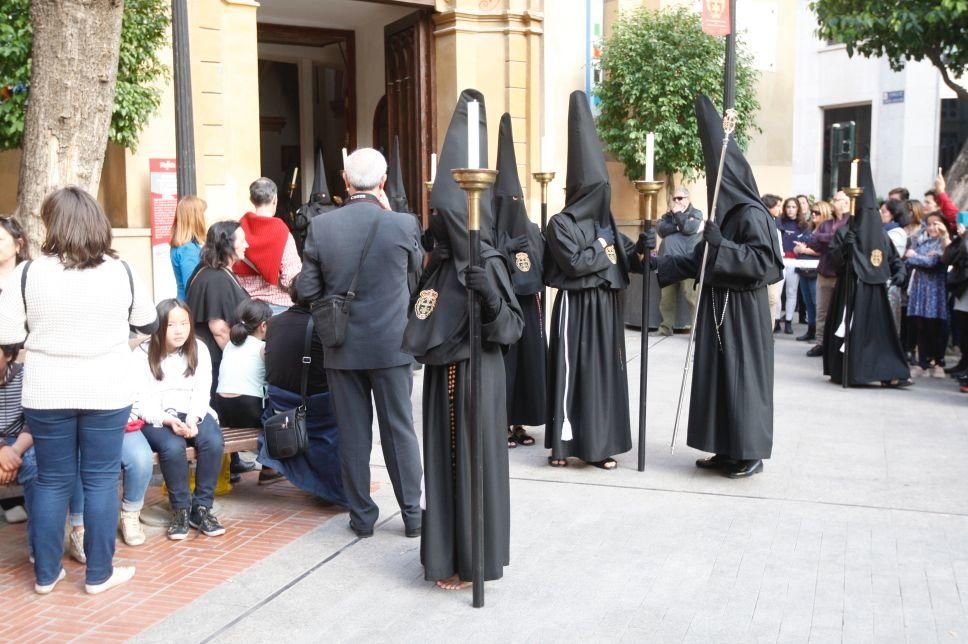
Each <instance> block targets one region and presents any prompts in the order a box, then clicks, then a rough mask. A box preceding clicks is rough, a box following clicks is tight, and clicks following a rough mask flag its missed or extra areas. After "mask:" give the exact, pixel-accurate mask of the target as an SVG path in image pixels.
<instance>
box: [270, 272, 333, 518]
mask: <svg viewBox="0 0 968 644" xmlns="http://www.w3.org/2000/svg"><path fill="white" fill-rule="evenodd" d="M289 297H290V298H292V301H293V305H292V306H291V307H290V308H289V310H288V311H283V312H282V313H280V314H278V315H276V316H274V317H273V318H272V319H271V320H269V330H268V334H267V335H266V351H265V356H266V384H267V390H268V398H267V402H266V411H265V414H264V416H263V417H264V418H267V417H269V416H271V415H273V414H277V413H281V412H284V411H288V410H290V409H293V408H294V407H298V406H299V405H301V404H303V398H302V394H301V392H300V390H301V388H302V371H303V368H304V365H303V353H304V351H305V344H306V331H307V327H308V326H309V324H310V322H311V320H312V315H311V314H310V312H309V302H307V301H306V299H305V298H304V297H302V295H301V293H300V291H299V275H296V276H295V277H293V279H292V281H291V282H289ZM309 358H310V362H309V364H308V366H306V367H305V368H307V369H308V371H309V373H308V377H307V379H306V400H307V403H306V433H307V434H308V436H309V445H308V446H307V447H306V451H305V452H303V453H302V454H300V455H298V456H293V457H292V458H287V459H284V460H278V461H277V460H275V459H273V458H270V457H269V454H268V452H267V451H266V446H265V441H263V440H261V439H260V441H259V459H258V460H259V462H260V463H262V466H263V471H265V468H267V467H271V468H272V469H274V470H276V471H278V472H280V473H281V474H282V475H283V476H285V477H286V480H288V481H289V482H290V483H292V484H293V485H295V486H296V487H298V488H299V489H301V490H303V491H305V492H309V493H310V494H314V495H316V496H318V497H319V498H321V499H323V500H324V501H327V502H329V503H336V504H337V505H342V506H345V507H348V505H347V504H348V503H349V502H348V501H347V499H346V492H345V491H344V490H343V478H342V476H341V475H340V464H339V427H338V426H337V424H336V411H335V410H334V408H333V403H332V399H331V397H330V391H329V384H328V383H327V382H326V369H325V368H324V367H323V343H322V342H321V341H320V339H319V334H318V333H316V332H315V331H314V332H313V333H312V335H311V338H310V346H309Z"/></svg>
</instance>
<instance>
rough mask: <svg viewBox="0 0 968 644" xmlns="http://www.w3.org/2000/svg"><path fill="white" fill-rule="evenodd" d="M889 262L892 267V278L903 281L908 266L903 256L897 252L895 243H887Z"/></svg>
mask: <svg viewBox="0 0 968 644" xmlns="http://www.w3.org/2000/svg"><path fill="white" fill-rule="evenodd" d="M887 262H888V265H889V266H890V267H891V279H892V280H894V281H896V282H903V281H904V278H905V276H907V267H906V266H905V265H904V260H903V259H901V256H900V255H898V254H897V249H896V248H894V244H888V245H887Z"/></svg>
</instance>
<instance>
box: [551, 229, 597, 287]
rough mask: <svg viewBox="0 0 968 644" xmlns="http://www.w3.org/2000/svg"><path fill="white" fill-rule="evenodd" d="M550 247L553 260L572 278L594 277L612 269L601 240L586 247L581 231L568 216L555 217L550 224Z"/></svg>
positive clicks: (594, 241)
mask: <svg viewBox="0 0 968 644" xmlns="http://www.w3.org/2000/svg"><path fill="white" fill-rule="evenodd" d="M547 243H548V252H549V253H550V254H551V257H552V258H553V259H554V261H555V263H556V264H557V265H558V267H559V268H561V272H562V273H564V274H565V275H566V276H568V277H569V278H572V279H574V278H577V277H584V276H586V275H593V274H595V273H598V272H599V271H603V270H605V269H606V268H608V267H609V266H611V262H609V261H608V256H607V255H606V254H605V249H604V248H602V245H601V244H599V243H598V240H597V239H593V240H592V242H591V244H586V243H585V240H584V239H583V236H582V235H581V230H580V229H579V228H578V226H577V225H576V224H575V223H574V222H572V221H571V220H570V218H568V217H567V216H566V215H558V216H555V217H552V219H551V221H549V222H548V230H547Z"/></svg>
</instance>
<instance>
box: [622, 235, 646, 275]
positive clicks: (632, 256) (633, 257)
mask: <svg viewBox="0 0 968 644" xmlns="http://www.w3.org/2000/svg"><path fill="white" fill-rule="evenodd" d="M618 238H619V242H618V243H621V244H622V246H623V247H624V248H625V257H627V258H628V260H629V272H630V273H638V274H640V275H641V274H642V269H643V262H642V258H641V257H640V256H639V254H638V253H637V252H635V242H634V241H632V239H631V238H629V237H628V236H627V235H623V234H622V233H619V234H618Z"/></svg>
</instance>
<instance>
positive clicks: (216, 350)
mask: <svg viewBox="0 0 968 644" xmlns="http://www.w3.org/2000/svg"><path fill="white" fill-rule="evenodd" d="M246 248H247V245H246V242H245V233H244V232H243V231H242V228H241V227H240V226H239V224H238V222H234V221H220V222H218V223H216V224H213V225H212V227H211V228H209V229H208V234H207V235H206V237H205V245H204V246H203V247H202V259H201V263H200V264H199V265H198V268H196V269H195V273H194V274H193V275H192V277H191V279H190V280H189V281H188V287H187V288H186V289H185V290H186V300H185V303H186V304H187V305H188V308H189V310H191V311H192V316H193V318H194V322H195V335H196V336H198V339H199V340H201V341H202V342H204V343H205V347H206V348H207V349H208V352H209V354H210V355H211V357H212V374H213V376H214V378H213V382H212V396H213V399H214V396H215V385H216V384H217V383H218V372H219V365H220V364H221V362H222V350H223V349H224V348H225V345H227V344H228V343H229V336H230V334H231V328H232V325H233V324H235V322H236V318H235V311H236V310H237V309H238V308H239V305H240V304H242V303H243V302H245V301H247V300H248V299H249V294H248V293H246V292H245V289H243V288H242V286H241V285H240V284H239V282H238V280H236V278H235V275H234V274H233V273H232V264H234V263H235V262H236V261H238V260H239V258H241V257H243V256H244V254H245V249H246Z"/></svg>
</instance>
